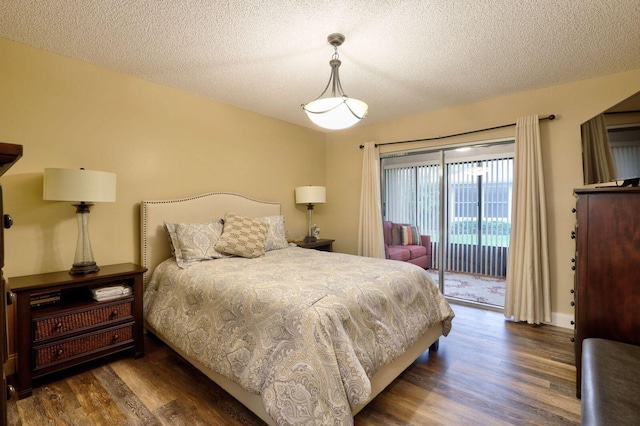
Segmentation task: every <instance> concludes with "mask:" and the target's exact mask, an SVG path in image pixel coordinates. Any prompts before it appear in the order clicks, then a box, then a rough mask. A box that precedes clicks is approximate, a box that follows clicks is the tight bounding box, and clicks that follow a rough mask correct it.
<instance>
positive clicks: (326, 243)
mask: <svg viewBox="0 0 640 426" xmlns="http://www.w3.org/2000/svg"><path fill="white" fill-rule="evenodd" d="M334 241H335V240H320V239H319V240H318V241H316V242H313V243H305V242H304V241H294V243H295V244H296V245H297V246H298V247H302V248H306V249H314V250H319V251H333V242H334Z"/></svg>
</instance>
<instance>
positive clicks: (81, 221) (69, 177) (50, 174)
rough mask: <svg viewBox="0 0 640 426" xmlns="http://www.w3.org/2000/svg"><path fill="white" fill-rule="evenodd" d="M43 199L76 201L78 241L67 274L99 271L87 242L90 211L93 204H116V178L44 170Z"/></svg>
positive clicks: (90, 172) (95, 173)
mask: <svg viewBox="0 0 640 426" xmlns="http://www.w3.org/2000/svg"><path fill="white" fill-rule="evenodd" d="M43 199H45V200H51V201H75V202H79V204H73V206H74V207H75V208H76V219H77V220H78V241H77V243H76V254H75V257H74V259H73V267H72V268H71V270H70V271H69V273H70V274H73V275H76V274H78V275H80V274H89V273H92V272H96V271H98V270H99V268H98V265H96V262H95V260H94V259H93V252H92V250H91V242H90V241H89V211H90V208H91V207H93V204H92V203H94V202H114V201H116V175H115V174H114V173H107V172H99V171H95V170H85V169H44V185H43Z"/></svg>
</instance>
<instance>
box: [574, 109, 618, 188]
mask: <svg viewBox="0 0 640 426" xmlns="http://www.w3.org/2000/svg"><path fill="white" fill-rule="evenodd" d="M580 130H581V135H582V164H583V166H584V167H583V169H584V182H585V183H587V184H589V183H600V182H610V181H612V180H614V179H615V178H616V169H615V163H614V161H613V156H612V154H611V145H610V143H609V134H608V132H607V123H606V121H605V119H604V115H603V114H600V115H597V116H595V117H593V118H592V119H591V120H589V121H587V122H586V123H583V124H582V126H580Z"/></svg>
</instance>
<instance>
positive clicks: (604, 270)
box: [573, 187, 640, 397]
mask: <svg viewBox="0 0 640 426" xmlns="http://www.w3.org/2000/svg"><path fill="white" fill-rule="evenodd" d="M574 192H575V194H576V195H577V197H578V201H577V206H576V214H577V225H576V230H575V234H573V235H574V236H575V238H576V257H575V263H576V264H575V268H576V275H575V285H574V289H573V293H574V298H575V326H576V329H575V353H576V369H577V370H576V387H577V389H576V394H577V395H578V397H580V387H581V384H582V380H581V377H582V376H581V367H582V366H581V360H582V341H583V340H584V339H586V338H588V337H600V338H604V339H609V340H615V341H619V342H625V343H631V344H635V345H640V188H637V187H636V188H630V187H627V188H618V187H609V188H593V189H576V190H575V191H574Z"/></svg>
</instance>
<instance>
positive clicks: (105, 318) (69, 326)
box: [33, 300, 133, 342]
mask: <svg viewBox="0 0 640 426" xmlns="http://www.w3.org/2000/svg"><path fill="white" fill-rule="evenodd" d="M132 304H133V301H132V300H125V301H123V302H120V303H115V304H109V305H100V306H97V307H92V308H89V309H84V310H78V311H75V312H71V313H67V314H64V315H58V316H53V317H47V318H36V319H34V320H33V334H34V336H33V340H34V341H35V342H38V341H40V340H44V339H48V338H50V337H57V336H63V335H65V334H68V333H72V332H74V331H79V330H84V329H88V328H91V327H94V326H97V325H105V324H108V323H110V322H114V321H121V320H127V319H133V306H132Z"/></svg>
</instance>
